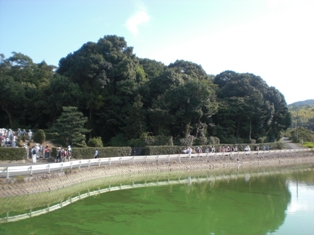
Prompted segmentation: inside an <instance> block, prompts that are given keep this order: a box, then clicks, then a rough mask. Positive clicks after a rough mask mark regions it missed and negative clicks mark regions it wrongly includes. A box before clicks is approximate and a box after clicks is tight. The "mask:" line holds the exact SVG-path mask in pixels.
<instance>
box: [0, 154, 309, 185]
mask: <svg viewBox="0 0 314 235" xmlns="http://www.w3.org/2000/svg"><path fill="white" fill-rule="evenodd" d="M309 151H312V150H311V149H289V150H288V149H284V150H268V151H250V152H215V153H196V154H170V155H148V156H128V157H110V158H96V159H84V160H83V159H82V160H76V161H69V162H59V163H49V164H36V165H25V166H8V167H0V177H2V178H4V177H5V178H7V179H9V178H10V176H17V175H33V174H35V173H50V172H51V171H63V170H64V169H72V168H79V169H80V168H81V167H87V168H90V167H91V166H101V165H111V164H135V163H147V162H170V161H176V162H179V163H180V162H181V161H191V160H193V161H195V160H198V159H204V158H205V159H206V158H210V157H214V158H215V159H216V158H223V157H225V156H229V157H232V156H233V157H237V156H241V155H253V156H254V155H257V156H259V155H270V154H278V153H298V152H309ZM216 160H217V159H216Z"/></svg>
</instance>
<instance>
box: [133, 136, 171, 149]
mask: <svg viewBox="0 0 314 235" xmlns="http://www.w3.org/2000/svg"><path fill="white" fill-rule="evenodd" d="M128 143H129V145H130V146H132V147H144V146H156V145H170V146H172V145H173V140H172V137H171V136H163V135H158V136H149V135H148V133H143V134H142V135H141V137H140V138H138V139H131V140H130V141H129V142H128Z"/></svg>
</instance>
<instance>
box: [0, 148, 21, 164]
mask: <svg viewBox="0 0 314 235" xmlns="http://www.w3.org/2000/svg"><path fill="white" fill-rule="evenodd" d="M25 156H26V151H25V148H0V161H20V160H24V159H25Z"/></svg>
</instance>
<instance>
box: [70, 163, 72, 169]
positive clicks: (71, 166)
mask: <svg viewBox="0 0 314 235" xmlns="http://www.w3.org/2000/svg"><path fill="white" fill-rule="evenodd" d="M72 167H73V162H71V168H70V169H71V170H72Z"/></svg>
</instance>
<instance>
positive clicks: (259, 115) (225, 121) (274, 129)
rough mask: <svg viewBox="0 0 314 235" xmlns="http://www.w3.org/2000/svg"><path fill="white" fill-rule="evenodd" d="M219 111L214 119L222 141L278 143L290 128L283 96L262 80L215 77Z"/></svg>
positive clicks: (243, 76)
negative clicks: (254, 140)
mask: <svg viewBox="0 0 314 235" xmlns="http://www.w3.org/2000/svg"><path fill="white" fill-rule="evenodd" d="M214 83H215V84H217V85H218V89H217V98H218V99H219V101H220V106H221V107H220V109H219V111H218V113H217V114H216V115H215V116H214V121H215V123H216V124H217V125H218V124H219V126H220V128H219V137H220V139H221V140H222V142H225V141H228V139H230V138H236V139H244V140H247V141H251V139H258V138H260V137H265V136H267V137H268V139H269V140H272V141H274V140H278V139H279V138H280V133H281V131H283V130H286V129H287V128H288V126H287V124H289V119H290V117H289V113H288V112H287V110H286V109H287V104H286V102H285V100H284V98H283V95H282V94H281V93H280V92H279V91H277V90H275V89H274V88H272V87H268V85H267V84H266V82H265V81H264V80H263V79H261V78H260V77H258V76H256V75H254V74H250V73H243V74H242V73H240V74H238V73H235V72H233V71H225V72H223V73H221V74H218V75H217V76H216V77H215V78H214Z"/></svg>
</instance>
